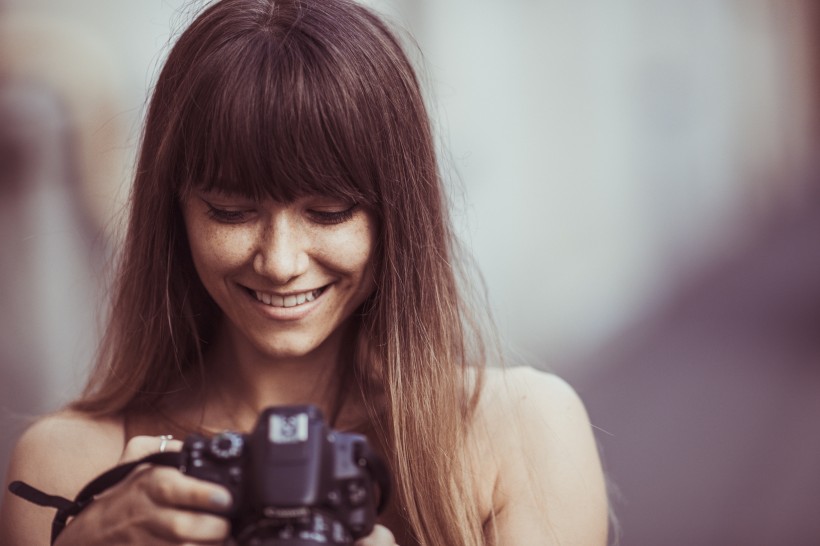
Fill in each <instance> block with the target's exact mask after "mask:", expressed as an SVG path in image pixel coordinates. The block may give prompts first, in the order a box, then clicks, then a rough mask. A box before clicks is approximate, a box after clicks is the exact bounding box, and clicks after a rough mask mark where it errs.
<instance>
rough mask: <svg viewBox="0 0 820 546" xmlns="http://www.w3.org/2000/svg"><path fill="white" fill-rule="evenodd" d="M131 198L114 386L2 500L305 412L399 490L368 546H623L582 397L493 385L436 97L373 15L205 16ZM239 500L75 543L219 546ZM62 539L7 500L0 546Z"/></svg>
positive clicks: (558, 388) (142, 513) (110, 337)
mask: <svg viewBox="0 0 820 546" xmlns="http://www.w3.org/2000/svg"><path fill="white" fill-rule="evenodd" d="M136 172H137V175H136V178H135V180H134V185H133V191H132V197H131V210H130V223H129V227H128V234H127V239H126V243H125V246H124V248H123V249H122V258H121V260H120V263H119V268H120V269H119V276H118V284H117V287H116V292H115V298H114V302H113V307H112V311H111V315H110V317H111V318H110V324H109V327H108V330H107V334H106V338H105V340H104V343H103V345H102V347H101V350H100V356H99V361H98V362H97V366H96V368H95V370H94V372H93V374H92V376H91V377H90V380H89V383H88V386H87V388H86V390H85V392H84V394H83V396H82V397H81V398H80V399H79V400H77V401H76V402H75V403H73V404H72V405H71V406H70V407H69V408H67V409H66V410H64V411H62V412H60V413H58V414H56V415H52V416H48V417H45V418H43V419H42V420H40V421H39V422H38V423H36V424H35V425H34V426H33V427H32V428H31V429H30V430H29V431H28V432H27V433H26V434H25V435H24V437H23V438H22V440H21V441H20V443H19V445H18V447H17V449H16V451H15V455H14V461H13V463H12V465H11V468H10V470H9V479H12V480H22V481H25V482H28V483H29V484H31V485H32V486H34V487H36V488H39V489H41V490H44V491H47V492H49V493H54V494H57V495H61V496H65V497H69V498H71V497H74V496H75V495H76V494H77V492H78V491H79V490H80V489H81V488H82V487H83V485H84V484H85V483H87V482H88V481H89V480H90V479H92V478H93V477H94V476H95V475H96V474H98V473H100V472H102V471H104V470H106V469H107V468H109V467H111V466H113V465H115V464H116V463H118V462H124V461H132V460H137V459H139V458H140V457H142V456H144V455H147V454H150V453H153V452H164V451H168V450H179V449H180V448H181V447H182V446H181V443H180V442H179V441H178V440H171V441H169V439H168V438H167V435H168V434H169V433H172V434H174V435H175V436H177V437H181V436H185V435H190V434H193V433H199V434H213V433H216V432H219V431H222V430H225V429H231V430H235V431H241V432H248V431H250V430H251V429H252V428H253V427H254V424H255V423H256V422H257V419H258V418H259V416H260V414H262V415H267V413H264V414H263V413H262V412H263V411H264V410H265V409H266V408H268V407H271V406H276V407H279V406H283V405H304V404H312V405H315V406H317V407H318V408H319V409H320V410H321V411H322V413H323V414H324V415H326V416H327V417H328V421H329V422H330V424H331V425H332V426H333V427H334V428H336V429H339V430H342V431H353V432H356V433H358V434H361V435H363V436H364V437H366V438H367V440H368V442H369V444H370V445H371V446H373V448H374V449H375V451H376V452H378V453H380V454H381V457H382V458H383V459H384V460H385V461H386V462H387V467H388V469H389V473H390V475H391V476H392V481H393V483H394V484H395V494H394V495H392V497H391V500H390V502H389V503H388V505H387V506H386V510H385V511H384V512H383V513H382V514H381V515H380V517H379V520H378V525H376V526H375V528H373V531H372V533H371V534H370V535H369V536H366V537H361V539H360V540H359V542H357V543H356V544H357V546H391V545H395V544H396V543H400V544H402V545H403V546H408V545H411V546H412V545H425V546H444V545H448V546H449V545H464V546H479V545H489V544H505V545H512V544H516V545H518V544H602V543H604V542H605V541H606V535H607V501H606V494H605V490H604V481H603V476H602V473H601V468H600V463H599V461H598V456H597V452H596V448H595V444H594V441H593V437H592V434H591V431H590V426H589V423H588V420H587V418H586V413H585V411H584V408H583V405H582V404H581V403H580V401H579V400H578V398H577V396H576V395H575V393H574V392H573V391H572V389H571V388H569V387H568V386H567V385H566V384H565V383H563V382H562V381H561V380H559V379H557V378H555V377H553V376H549V375H547V374H543V373H540V372H535V371H533V370H528V369H510V370H503V369H485V368H486V365H487V364H501V360H502V359H501V356H500V355H499V354H498V353H497V351H495V350H494V349H493V343H492V340H493V339H494V333H493V331H492V329H489V328H485V327H484V326H483V325H485V324H487V323H489V322H490V321H489V320H488V319H487V317H486V313H487V311H486V309H487V307H488V306H487V305H486V304H485V303H484V302H483V300H482V299H481V298H477V297H475V296H472V295H471V294H473V291H471V290H470V289H469V286H468V283H467V276H466V275H464V271H463V263H462V260H461V257H460V255H459V252H458V248H457V246H456V244H455V242H454V240H453V236H452V232H451V228H450V224H449V220H448V215H447V206H446V202H445V199H444V192H443V188H442V183H441V180H440V177H439V173H438V167H437V163H436V157H435V153H434V146H433V139H432V136H431V133H430V125H429V120H428V116H427V112H426V109H425V106H424V103H423V101H422V98H421V93H420V91H419V86H418V82H417V81H416V77H415V74H414V72H413V69H412V67H411V66H410V64H409V62H408V60H407V58H406V56H405V55H404V52H403V51H402V49H401V47H400V46H399V42H398V41H397V39H396V38H395V36H394V35H393V34H392V33H391V31H390V30H389V29H388V28H387V26H386V25H385V24H384V23H383V22H382V21H381V19H379V18H378V17H377V16H376V15H375V14H374V13H372V12H371V11H370V10H369V9H367V8H364V7H362V6H360V5H358V4H355V3H353V2H349V1H347V0H281V1H279V0H222V1H217V2H214V3H212V4H211V5H210V6H209V7H208V8H206V9H205V10H204V11H203V12H202V13H201V14H200V15H199V16H198V17H197V18H196V20H195V21H194V22H193V23H192V24H191V26H190V27H189V28H188V29H187V30H186V31H185V32H184V33H183V34H182V35H181V36H180V38H179V41H178V42H177V43H176V45H175V46H174V48H173V50H172V51H171V53H170V55H169V57H168V60H167V62H166V64H165V66H164V68H163V70H162V73H161V74H160V77H159V80H158V82H157V85H156V88H155V90H154V94H153V97H152V99H151V102H150V107H149V111H148V116H147V119H146V122H145V131H144V136H143V141H142V146H141V151H140V158H139V164H138V168H137V171H136ZM217 447H219V446H217ZM219 449H221V448H219ZM163 455H167V454H165V453H163ZM358 460H363V459H357V461H358ZM351 463H352V462H351ZM354 489H355V488H354ZM351 491H353V490H351ZM353 493H355V491H353ZM353 493H351V495H353ZM333 498H334V497H333V496H332V495H330V494H329V496H328V499H329V500H328V502H331V500H332V499H333ZM241 500H242V499H237V498H233V499H232V498H231V495H230V494H229V491H227V490H226V489H225V488H223V487H222V486H219V485H217V484H215V483H209V482H207V481H203V480H200V479H196V478H194V477H192V476H190V475H186V474H185V473H183V472H180V471H177V470H175V469H168V468H158V467H154V466H150V465H144V466H140V467H139V468H138V469H137V470H136V471H135V472H133V473H132V474H131V475H129V477H128V478H127V479H125V480H124V481H122V482H121V483H119V484H117V485H116V486H114V487H112V488H111V489H109V490H108V491H106V492H105V494H103V495H99V496H98V497H97V498H96V500H94V501H93V502H92V503H91V504H90V505H88V507H87V508H86V509H85V510H83V511H82V512H81V513H80V514H79V515H77V516H76V517H75V518H74V519H72V520H71V521H70V522H69V524H68V526H67V527H66V528H65V531H64V532H62V534H60V535H59V537H58V539H57V543H58V544H60V545H61V546H65V545H72V544H83V545H96V544H112V543H116V544H221V543H225V542H226V541H228V540H229V537H230V536H231V534H232V533H233V536H234V537H236V536H237V535H236V533H235V532H234V531H235V530H233V531H232V530H231V529H230V527H229V525H228V520H229V518H230V517H231V516H230V514H231V512H230V508H231V505H232V504H233V505H234V508H237V509H239V508H241V506H236V505H239V504H240V501H241ZM292 508H293V507H290V506H289V507H288V509H292ZM261 512H262V513H261V514H258V516H259V517H261V518H263V519H264V518H265V517H272V516H269V514H270V512H271V508H270V507H269V506H266V507H265V510H264V511H261ZM51 516H52V514H51V513H50V512H49V510H48V509H45V508H37V507H33V506H31V505H29V504H27V503H25V502H24V501H23V500H21V499H17V498H14V497H10V496H7V497H6V498H5V499H4V503H3V507H2V511H1V512H0V542H2V543H3V544H38V545H39V544H46V543H47V542H48V538H47V536H48V532H49V523H50V522H49V520H50V519H51ZM231 521H232V522H235V521H236V520H235V519H231ZM240 542H242V541H240ZM317 543H318V542H315V541H314V540H313V539H312V538H311V537H308V536H303V537H302V541H301V542H298V544H317ZM335 543H336V544H350V542H349V541H345V540H341V539H339V540H337V541H336V542H335ZM271 544H279V543H277V542H271ZM281 544H283V545H284V544H296V543H294V542H282V543H281Z"/></svg>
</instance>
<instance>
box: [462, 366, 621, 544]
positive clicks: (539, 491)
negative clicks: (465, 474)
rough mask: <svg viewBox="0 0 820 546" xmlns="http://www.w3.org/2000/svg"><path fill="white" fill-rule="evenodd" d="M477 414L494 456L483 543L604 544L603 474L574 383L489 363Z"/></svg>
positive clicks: (604, 502)
mask: <svg viewBox="0 0 820 546" xmlns="http://www.w3.org/2000/svg"><path fill="white" fill-rule="evenodd" d="M477 415H478V422H479V424H480V425H481V427H482V429H483V430H484V432H485V434H486V437H485V441H484V442H482V443H484V444H485V445H486V446H487V448H488V450H490V451H491V452H492V454H493V457H492V458H493V459H494V460H495V469H494V470H495V471H496V472H494V475H495V481H494V483H493V488H492V513H491V515H490V517H489V520H488V522H487V529H488V533H490V534H491V535H494V536H490V537H488V538H490V539H491V540H490V542H492V543H497V544H525V543H527V544H605V543H606V539H607V527H608V504H607V498H606V487H605V481H604V477H603V472H602V470H601V463H600V459H599V456H598V450H597V445H596V443H595V439H594V435H593V433H592V426H591V424H590V421H589V417H588V415H587V412H586V409H585V408H584V405H583V403H582V401H581V399H580V397H579V396H578V394H577V393H576V392H575V390H574V389H573V388H572V387H571V386H570V385H569V384H568V383H567V382H566V381H564V380H563V379H561V378H559V377H558V376H556V375H553V374H549V373H545V372H541V371H538V370H535V369H532V368H525V367H521V368H510V369H504V370H499V369H489V370H488V372H487V374H486V381H485V385H484V388H483V391H482V397H481V401H480V403H479V410H478V414H477Z"/></svg>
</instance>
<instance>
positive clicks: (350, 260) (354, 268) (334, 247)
mask: <svg viewBox="0 0 820 546" xmlns="http://www.w3.org/2000/svg"><path fill="white" fill-rule="evenodd" d="M322 247H323V248H322V253H321V254H322V260H323V261H324V262H325V263H326V264H328V265H330V266H331V267H332V268H333V269H335V270H336V271H339V272H344V273H347V274H348V275H350V276H351V277H360V276H363V275H365V274H367V272H368V271H369V269H370V264H371V262H372V260H373V250H374V247H375V233H374V230H373V229H372V228H371V227H370V226H369V225H364V224H363V225H356V226H351V228H350V229H347V230H343V231H340V232H338V233H335V234H334V235H333V236H331V237H327V238H325V240H324V242H323V245H322Z"/></svg>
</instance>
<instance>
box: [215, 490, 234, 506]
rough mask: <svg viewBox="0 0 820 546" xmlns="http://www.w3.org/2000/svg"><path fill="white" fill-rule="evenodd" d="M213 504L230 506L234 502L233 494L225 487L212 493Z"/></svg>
mask: <svg viewBox="0 0 820 546" xmlns="http://www.w3.org/2000/svg"><path fill="white" fill-rule="evenodd" d="M211 504H213V505H214V506H216V507H217V508H230V507H231V504H233V499H232V498H231V494H230V493H228V492H227V491H225V490H224V489H219V490H217V491H214V492H213V493H211Z"/></svg>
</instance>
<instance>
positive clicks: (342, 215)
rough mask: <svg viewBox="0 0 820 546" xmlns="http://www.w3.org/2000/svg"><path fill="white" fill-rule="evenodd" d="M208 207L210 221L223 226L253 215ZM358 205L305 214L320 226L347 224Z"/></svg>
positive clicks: (312, 211) (246, 212)
mask: <svg viewBox="0 0 820 546" xmlns="http://www.w3.org/2000/svg"><path fill="white" fill-rule="evenodd" d="M205 204H206V205H207V206H208V211H207V214H208V217H209V218H211V219H212V220H216V221H217V222H220V223H223V224H241V223H243V222H246V221H248V220H250V219H251V217H252V216H253V214H254V213H255V211H254V210H232V209H222V208H219V207H215V206H214V205H212V204H210V203H208V202H205ZM358 206H359V205H358V203H354V204H352V205H351V206H350V207H348V208H347V209H345V210H338V211H336V210H317V209H308V210H307V211H306V214H307V215H308V217H309V218H310V219H311V221H313V222H315V223H317V224H321V225H335V224H341V223H344V222H347V221H348V220H350V219H352V218H353V213H354V212H355V211H356V209H357V208H358Z"/></svg>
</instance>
